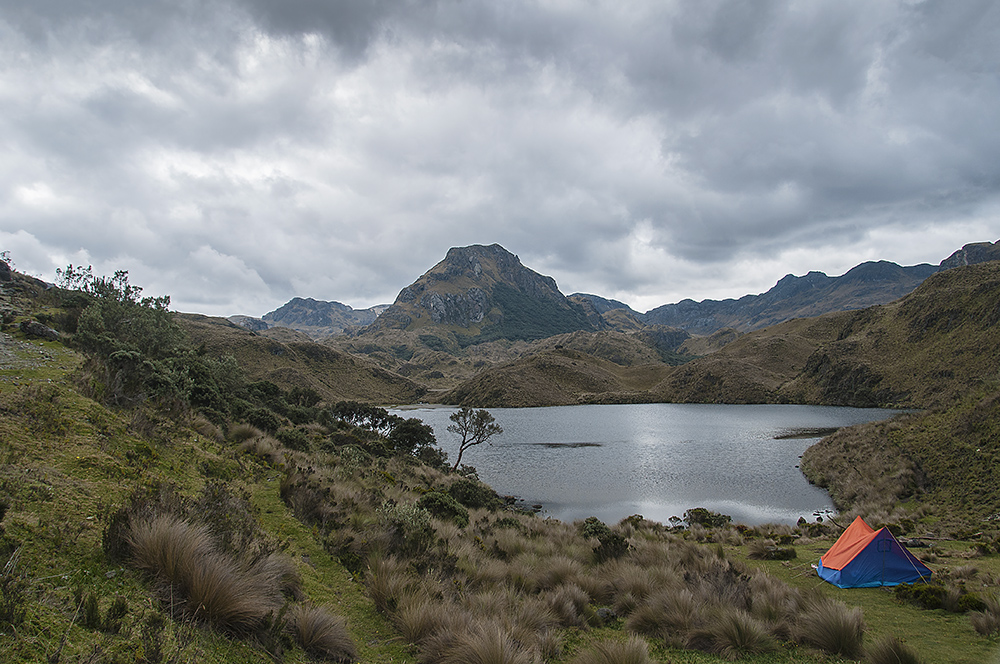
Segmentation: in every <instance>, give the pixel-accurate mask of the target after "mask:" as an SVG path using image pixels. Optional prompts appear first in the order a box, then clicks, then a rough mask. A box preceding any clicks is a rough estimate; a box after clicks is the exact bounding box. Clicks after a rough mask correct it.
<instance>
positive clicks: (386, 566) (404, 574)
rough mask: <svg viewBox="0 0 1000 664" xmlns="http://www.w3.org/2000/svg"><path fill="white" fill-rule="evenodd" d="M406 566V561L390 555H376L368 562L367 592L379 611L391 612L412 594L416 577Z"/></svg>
mask: <svg viewBox="0 0 1000 664" xmlns="http://www.w3.org/2000/svg"><path fill="white" fill-rule="evenodd" d="M406 567H407V566H406V563H404V562H402V561H400V560H399V559H398V558H394V557H392V556H389V557H385V558H381V557H376V558H374V559H373V560H372V561H371V562H370V563H369V565H368V574H367V575H366V577H365V580H366V582H367V584H368V593H369V595H371V598H372V601H373V602H375V606H376V607H378V609H379V610H380V611H382V612H384V613H387V614H391V613H392V612H393V611H395V610H396V607H397V606H400V605H401V604H403V603H404V600H406V599H407V598H409V597H411V596H413V594H414V586H415V583H416V579H415V578H414V577H413V576H412V575H411V574H410V573H409V571H408V570H407V568H406Z"/></svg>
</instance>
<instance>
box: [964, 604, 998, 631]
mask: <svg viewBox="0 0 1000 664" xmlns="http://www.w3.org/2000/svg"><path fill="white" fill-rule="evenodd" d="M982 602H983V610H982V611H971V612H969V622H970V623H972V628H973V629H974V630H976V631H977V632H978V633H980V634H982V635H983V636H989V635H990V634H1000V595H989V596H986V597H983V599H982Z"/></svg>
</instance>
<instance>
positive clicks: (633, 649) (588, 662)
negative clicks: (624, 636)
mask: <svg viewBox="0 0 1000 664" xmlns="http://www.w3.org/2000/svg"><path fill="white" fill-rule="evenodd" d="M652 663H653V660H652V659H650V657H649V646H648V645H647V644H646V642H645V641H643V640H642V639H640V638H637V637H634V636H632V637H629V639H628V640H627V641H625V642H624V643H620V642H618V641H600V642H598V643H595V644H594V646H593V647H592V648H590V649H589V650H586V651H584V652H582V653H580V654H579V655H577V656H576V657H574V658H573V659H572V660H570V664H652Z"/></svg>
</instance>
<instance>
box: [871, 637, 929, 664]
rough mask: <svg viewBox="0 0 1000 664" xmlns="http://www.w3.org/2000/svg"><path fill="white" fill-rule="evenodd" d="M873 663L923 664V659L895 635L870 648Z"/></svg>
mask: <svg viewBox="0 0 1000 664" xmlns="http://www.w3.org/2000/svg"><path fill="white" fill-rule="evenodd" d="M867 654H868V661H869V662H870V663H871V664H921V662H922V660H921V659H920V658H919V657H918V656H917V653H916V652H914V650H913V649H912V648H910V647H909V646H908V645H906V644H905V643H903V642H902V641H901V640H900V639H898V638H896V637H894V636H886V637H883V638H881V639H879V640H878V641H876V642H875V643H873V644H872V645H871V646H870V647H869V648H868V653H867Z"/></svg>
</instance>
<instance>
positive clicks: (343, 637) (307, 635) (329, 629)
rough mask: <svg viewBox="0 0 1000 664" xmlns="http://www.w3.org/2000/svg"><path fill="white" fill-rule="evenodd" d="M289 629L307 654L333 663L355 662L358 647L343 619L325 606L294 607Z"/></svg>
mask: <svg viewBox="0 0 1000 664" xmlns="http://www.w3.org/2000/svg"><path fill="white" fill-rule="evenodd" d="M290 626H291V629H292V634H293V635H294V636H295V640H296V641H297V642H298V643H299V645H301V646H302V649H303V650H305V651H306V652H307V653H309V654H310V655H313V656H314V657H317V658H319V659H326V660H331V661H334V662H355V661H357V659H358V651H357V647H356V646H355V645H354V641H353V639H351V635H350V633H348V631H347V626H346V624H345V622H344V619H343V618H341V617H339V616H337V615H334V614H333V613H331V612H330V611H329V610H328V609H326V608H325V607H321V606H301V605H300V606H296V607H294V608H293V609H292V611H291V622H290Z"/></svg>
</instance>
